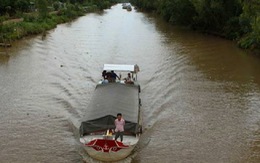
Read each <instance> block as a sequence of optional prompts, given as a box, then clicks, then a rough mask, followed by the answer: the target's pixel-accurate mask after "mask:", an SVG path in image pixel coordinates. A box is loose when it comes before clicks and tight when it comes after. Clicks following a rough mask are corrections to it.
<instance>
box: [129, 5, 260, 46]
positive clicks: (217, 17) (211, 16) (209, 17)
mask: <svg viewBox="0 0 260 163" xmlns="http://www.w3.org/2000/svg"><path fill="white" fill-rule="evenodd" d="M131 2H132V3H133V4H135V5H137V6H138V7H139V8H141V9H144V10H147V11H153V12H156V13H158V14H160V15H161V16H162V17H163V18H164V19H165V20H166V21H168V22H170V23H172V24H177V25H185V26H189V27H190V28H192V29H195V30H199V31H202V32H206V33H210V34H214V35H218V36H222V37H225V38H228V39H232V40H237V41H238V44H239V46H240V47H241V48H244V49H260V1H259V0H131Z"/></svg>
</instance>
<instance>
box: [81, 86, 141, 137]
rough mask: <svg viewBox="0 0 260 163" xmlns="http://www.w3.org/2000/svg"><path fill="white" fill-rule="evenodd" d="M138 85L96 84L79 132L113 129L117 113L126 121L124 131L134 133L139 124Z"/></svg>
mask: <svg viewBox="0 0 260 163" xmlns="http://www.w3.org/2000/svg"><path fill="white" fill-rule="evenodd" d="M139 111H140V110H139V86H138V85H134V84H121V83H108V84H99V85H97V87H96V89H95V91H94V95H93V98H92V100H91V102H90V104H89V106H88V107H87V109H86V116H85V117H84V122H82V123H81V130H82V131H81V134H82V135H84V134H87V133H91V132H95V131H100V130H104V129H113V128H115V127H114V120H115V118H116V115H117V113H122V116H123V118H124V119H125V121H126V125H125V131H127V132H131V133H136V132H137V128H138V124H139Z"/></svg>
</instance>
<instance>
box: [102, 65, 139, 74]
mask: <svg viewBox="0 0 260 163" xmlns="http://www.w3.org/2000/svg"><path fill="white" fill-rule="evenodd" d="M103 70H108V71H112V70H114V71H131V72H133V73H137V72H139V71H140V69H139V67H138V65H137V64H135V65H126V64H104V68H103Z"/></svg>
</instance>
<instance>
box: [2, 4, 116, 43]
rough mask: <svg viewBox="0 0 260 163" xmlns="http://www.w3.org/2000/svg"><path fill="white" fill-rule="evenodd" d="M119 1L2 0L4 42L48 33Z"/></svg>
mask: <svg viewBox="0 0 260 163" xmlns="http://www.w3.org/2000/svg"><path fill="white" fill-rule="evenodd" d="M116 2H117V1H116V0H0V42H5V41H6V40H8V41H12V40H16V39H20V38H22V37H24V36H28V35H33V34H39V33H45V32H46V30H50V29H53V28H55V27H56V26H57V24H60V23H65V22H68V21H71V20H73V19H75V18H77V17H79V16H82V15H84V14H85V13H86V12H93V11H97V10H103V9H105V8H109V7H110V6H111V5H112V4H114V3H116Z"/></svg>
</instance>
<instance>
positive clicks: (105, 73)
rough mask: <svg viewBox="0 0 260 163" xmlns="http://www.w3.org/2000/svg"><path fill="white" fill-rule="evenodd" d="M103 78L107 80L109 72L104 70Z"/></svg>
mask: <svg viewBox="0 0 260 163" xmlns="http://www.w3.org/2000/svg"><path fill="white" fill-rule="evenodd" d="M102 77H103V79H104V80H105V79H107V71H106V70H104V71H103V72H102Z"/></svg>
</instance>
